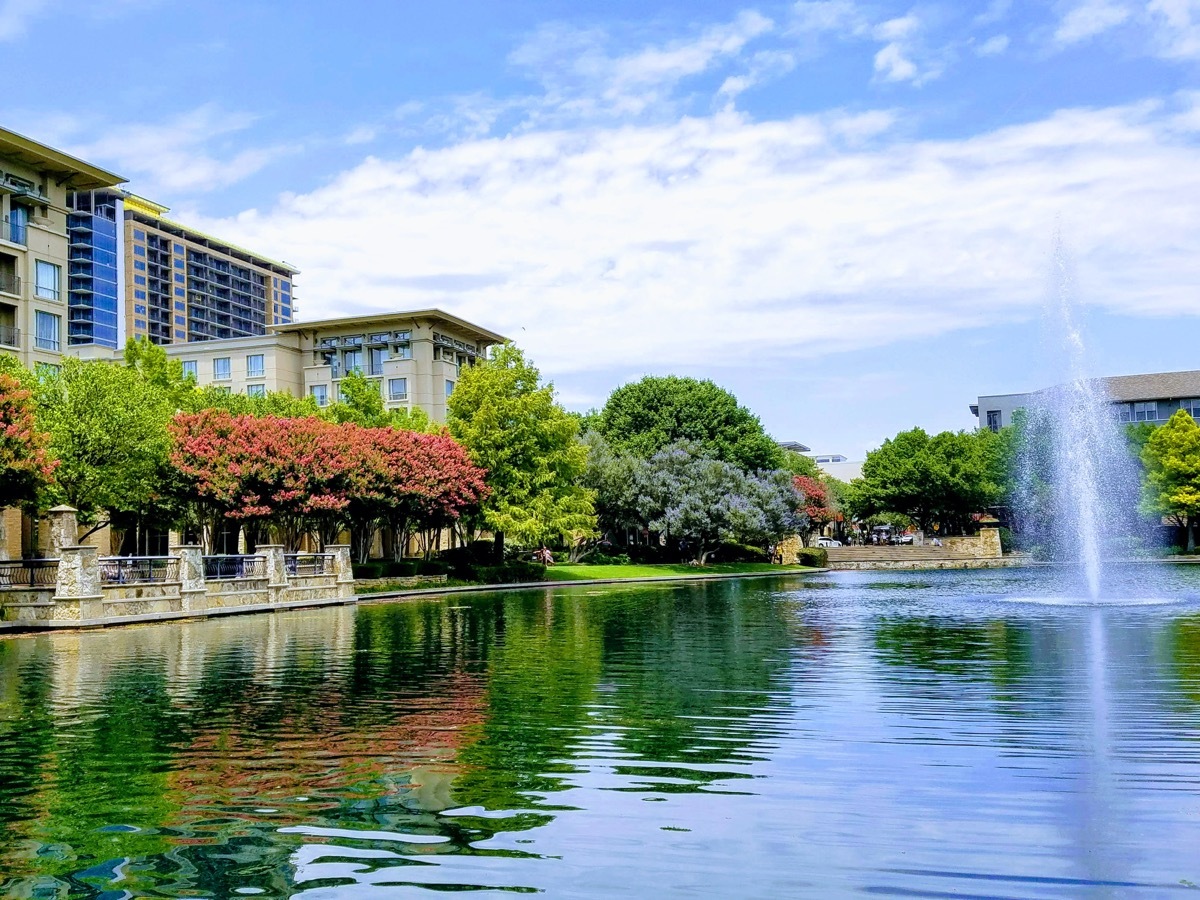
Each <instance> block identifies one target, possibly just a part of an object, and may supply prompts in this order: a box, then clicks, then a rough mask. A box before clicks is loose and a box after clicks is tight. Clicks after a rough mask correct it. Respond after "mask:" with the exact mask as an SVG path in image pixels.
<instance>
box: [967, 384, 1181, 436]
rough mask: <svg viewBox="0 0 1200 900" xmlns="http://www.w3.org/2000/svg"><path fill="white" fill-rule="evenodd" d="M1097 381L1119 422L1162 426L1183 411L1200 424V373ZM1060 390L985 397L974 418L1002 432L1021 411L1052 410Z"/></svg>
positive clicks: (973, 410) (979, 401)
mask: <svg viewBox="0 0 1200 900" xmlns="http://www.w3.org/2000/svg"><path fill="white" fill-rule="evenodd" d="M1096 381H1097V382H1098V384H1099V386H1100V387H1102V388H1103V389H1104V392H1105V394H1106V395H1107V396H1108V401H1109V404H1110V405H1111V407H1112V415H1113V418H1114V419H1115V420H1116V421H1118V422H1121V423H1131V422H1148V423H1150V424H1151V425H1161V424H1163V423H1164V422H1165V421H1167V419H1169V418H1171V416H1173V415H1174V414H1175V413H1177V412H1178V411H1179V410H1181V409H1184V410H1187V412H1188V413H1189V414H1190V415H1191V416H1192V417H1193V418H1195V419H1197V420H1200V371H1190V372H1157V373H1152V374H1149V375H1116V376H1112V377H1109V378H1098V379H1096ZM1056 390H1057V389H1056V388H1043V389H1041V390H1036V391H1027V392H1026V393H1023V394H990V395H985V396H981V397H979V398H978V399H977V400H976V402H975V403H973V404H971V415H973V416H976V417H977V418H978V419H979V427H981V428H990V429H991V430H992V431H999V430H1000V429H1001V428H1004V427H1005V426H1007V425H1011V424H1012V423H1013V414H1014V413H1015V412H1016V411H1017V410H1018V409H1044V408H1048V407H1049V406H1050V400H1051V399H1052V397H1053V394H1054V393H1055V391H1056Z"/></svg>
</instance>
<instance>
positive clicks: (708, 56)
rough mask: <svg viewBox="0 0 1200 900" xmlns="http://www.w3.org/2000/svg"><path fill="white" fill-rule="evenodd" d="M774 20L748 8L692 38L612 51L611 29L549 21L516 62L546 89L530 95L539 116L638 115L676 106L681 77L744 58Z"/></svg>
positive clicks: (520, 50) (518, 52)
mask: <svg viewBox="0 0 1200 900" xmlns="http://www.w3.org/2000/svg"><path fill="white" fill-rule="evenodd" d="M774 27H775V25H774V23H773V22H772V21H771V20H770V19H768V18H766V17H765V16H763V15H761V14H760V13H757V12H754V11H752V10H748V11H744V12H742V13H740V14H738V15H737V16H736V17H735V18H734V19H733V21H731V22H723V23H720V24H717V25H712V26H710V27H708V28H705V29H704V30H702V31H701V32H699V33H698V34H696V35H694V36H693V37H690V38H687V39H682V40H676V41H670V42H668V43H665V44H661V45H650V46H646V47H643V48H642V49H640V50H637V51H634V52H631V53H626V54H619V55H611V54H609V53H608V51H607V49H606V48H607V46H608V44H609V42H610V39H609V35H608V34H607V33H605V32H603V31H600V30H597V29H591V30H581V29H578V28H574V27H571V26H568V25H564V24H555V25H547V26H543V27H542V28H540V29H539V30H538V31H537V32H536V33H535V34H534V35H533V37H531V38H530V39H529V40H527V41H526V42H525V43H524V44H522V45H521V46H520V47H519V48H517V50H516V51H514V52H513V53H512V54H511V56H510V61H511V62H512V63H513V64H514V65H515V66H517V67H518V68H521V69H524V70H526V71H528V72H529V73H530V74H531V75H532V76H533V77H535V78H536V79H537V80H538V81H539V82H540V83H541V85H542V87H543V88H544V96H543V97H541V98H539V99H538V100H537V101H536V102H534V101H530V102H529V105H530V106H531V107H534V108H533V109H532V110H531V112H530V120H531V121H532V122H536V123H538V124H541V125H544V124H546V123H547V122H549V121H552V120H555V119H564V118H582V117H596V116H615V117H637V116H641V115H644V114H647V113H651V112H663V111H673V110H674V105H673V100H674V96H675V91H676V88H677V87H678V86H679V84H680V83H681V82H683V81H685V80H686V79H688V78H691V77H694V76H696V75H700V74H702V73H705V72H708V71H711V70H712V69H713V68H715V67H716V66H718V65H720V64H726V63H729V62H731V61H736V60H737V59H738V58H739V57H740V56H741V55H742V52H743V50H744V49H745V48H746V46H747V45H748V44H749V43H750V42H751V41H753V40H754V39H756V38H758V37H761V36H762V35H764V34H766V33H767V32H769V31H771V30H772V29H773V28H774ZM747 77H748V78H750V79H753V76H752V75H750V76H747ZM735 93H736V91H735Z"/></svg>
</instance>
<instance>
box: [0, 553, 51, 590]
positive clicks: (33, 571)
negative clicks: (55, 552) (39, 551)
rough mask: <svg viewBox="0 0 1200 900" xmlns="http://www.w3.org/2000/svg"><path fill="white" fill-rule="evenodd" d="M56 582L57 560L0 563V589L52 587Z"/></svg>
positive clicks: (6, 561)
mask: <svg viewBox="0 0 1200 900" xmlns="http://www.w3.org/2000/svg"><path fill="white" fill-rule="evenodd" d="M57 581H58V560H57V559H13V560H3V561H0V588H6V587H11V588H35V587H54V585H55V583H56V582H57Z"/></svg>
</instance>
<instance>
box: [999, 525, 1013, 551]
mask: <svg viewBox="0 0 1200 900" xmlns="http://www.w3.org/2000/svg"><path fill="white" fill-rule="evenodd" d="M1013 549H1014V544H1013V533H1012V531H1011V529H1008V528H1001V529H1000V552H1001V553H1012V552H1013Z"/></svg>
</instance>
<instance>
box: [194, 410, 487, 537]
mask: <svg viewBox="0 0 1200 900" xmlns="http://www.w3.org/2000/svg"><path fill="white" fill-rule="evenodd" d="M171 434H172V437H173V439H174V446H173V449H172V453H171V462H172V464H173V466H174V467H175V469H176V470H177V471H178V473H179V476H180V481H179V484H180V491H181V496H182V497H183V498H184V499H185V500H186V501H187V503H188V505H189V508H190V510H191V512H192V516H193V521H194V522H195V523H196V524H197V525H199V526H201V527H202V528H203V532H204V534H205V536H206V537H205V543H206V545H207V546H211V544H212V535H214V534H215V533H216V532H217V530H219V528H220V526H221V523H222V521H223V520H225V519H229V520H232V521H236V522H238V523H240V524H241V525H242V526H243V528H244V529H245V531H246V534H247V537H248V540H249V542H250V543H251V545H252V544H253V542H254V540H255V539H256V538H257V537H258V536H259V535H261V534H262V533H263V531H264V530H265V529H266V528H267V527H272V528H274V529H275V530H276V531H277V532H278V533H279V535H280V536H281V538H282V540H283V542H284V543H285V544H286V545H287V546H288V547H289V548H290V549H296V548H297V547H298V546H299V544H300V542H301V540H302V538H303V537H304V535H306V534H311V535H314V536H316V537H317V538H318V540H319V541H320V543H321V545H322V546H323V545H324V544H325V543H328V542H329V541H332V540H333V539H335V537H336V535H337V534H338V533H340V532H341V531H342V530H343V529H349V530H350V532H351V538H352V542H353V545H354V552H355V556H356V558H358V559H359V560H360V561H365V559H366V557H367V554H368V553H369V551H370V548H371V546H372V544H373V542H374V538H375V535H376V533H377V532H378V530H379V529H380V528H382V527H383V526H385V525H387V526H389V527H390V528H391V529H392V530H393V532H394V533H397V534H407V533H408V532H409V530H410V529H418V530H431V529H439V528H443V527H446V526H448V525H450V524H453V523H454V522H455V521H456V520H457V519H459V518H460V517H461V516H462V515H464V514H466V513H468V512H470V511H472V510H473V509H475V508H476V507H477V506H478V504H479V503H480V502H481V501H482V500H483V498H484V497H485V496H486V492H487V489H486V487H485V485H484V472H483V470H482V469H480V468H479V467H478V466H475V465H474V464H473V463H471V461H470V459H469V458H468V456H467V454H466V451H465V450H464V449H463V448H462V447H461V446H460V445H458V444H457V443H456V442H455V441H454V440H453V439H452V438H450V437H449V436H448V435H445V434H425V433H418V432H406V431H400V430H397V429H393V428H387V427H384V428H367V427H364V426H361V425H358V424H356V423H353V422H344V423H335V422H329V421H326V420H325V419H321V418H296V419H286V418H275V417H270V416H267V417H256V416H249V415H241V416H235V415H232V414H230V413H228V412H227V411H224V410H204V411H201V412H199V413H181V414H180V415H178V416H176V417H175V420H174V422H173V423H172V425H171Z"/></svg>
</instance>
